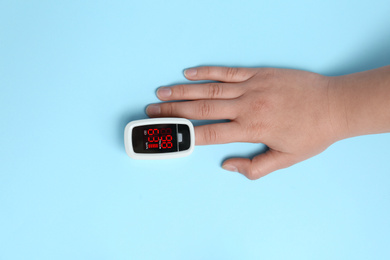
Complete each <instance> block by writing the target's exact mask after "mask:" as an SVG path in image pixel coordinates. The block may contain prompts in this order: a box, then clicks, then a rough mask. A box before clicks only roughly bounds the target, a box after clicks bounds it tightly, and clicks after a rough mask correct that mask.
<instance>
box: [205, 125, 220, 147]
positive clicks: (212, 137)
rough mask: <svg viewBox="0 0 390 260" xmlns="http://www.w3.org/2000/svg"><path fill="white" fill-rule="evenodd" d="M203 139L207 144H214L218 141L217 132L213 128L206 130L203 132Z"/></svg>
mask: <svg viewBox="0 0 390 260" xmlns="http://www.w3.org/2000/svg"><path fill="white" fill-rule="evenodd" d="M203 138H204V141H205V143H207V144H213V143H216V142H217V140H218V132H217V131H216V130H215V129H213V128H207V130H205V131H204V136H203Z"/></svg>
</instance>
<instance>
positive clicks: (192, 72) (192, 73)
mask: <svg viewBox="0 0 390 260" xmlns="http://www.w3.org/2000/svg"><path fill="white" fill-rule="evenodd" d="M197 73H198V70H197V69H195V68H191V69H187V70H185V71H184V75H186V76H188V77H194V76H196V74H197Z"/></svg>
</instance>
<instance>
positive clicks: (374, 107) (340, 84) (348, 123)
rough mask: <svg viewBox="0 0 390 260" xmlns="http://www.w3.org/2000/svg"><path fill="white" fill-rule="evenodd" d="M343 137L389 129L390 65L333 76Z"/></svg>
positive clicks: (384, 131)
mask: <svg viewBox="0 0 390 260" xmlns="http://www.w3.org/2000/svg"><path fill="white" fill-rule="evenodd" d="M331 82H333V86H332V87H333V88H334V89H333V91H332V93H333V94H335V95H336V96H335V97H334V102H331V103H334V105H335V108H334V109H333V111H337V112H336V113H337V115H335V118H337V120H339V123H338V125H339V127H340V129H341V136H342V138H348V137H353V136H358V135H367V134H378V133H386V132H390V66H386V67H382V68H378V69H374V70H369V71H364V72H359V73H354V74H349V75H345V76H339V77H333V78H332V80H331Z"/></svg>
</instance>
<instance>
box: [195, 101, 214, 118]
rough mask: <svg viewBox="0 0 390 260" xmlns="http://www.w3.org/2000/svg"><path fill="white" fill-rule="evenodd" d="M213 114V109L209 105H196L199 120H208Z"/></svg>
mask: <svg viewBox="0 0 390 260" xmlns="http://www.w3.org/2000/svg"><path fill="white" fill-rule="evenodd" d="M212 112H213V107H212V106H211V105H210V103H208V102H205V101H200V102H199V105H198V114H199V116H200V117H201V118H208V117H210V115H211V114H212Z"/></svg>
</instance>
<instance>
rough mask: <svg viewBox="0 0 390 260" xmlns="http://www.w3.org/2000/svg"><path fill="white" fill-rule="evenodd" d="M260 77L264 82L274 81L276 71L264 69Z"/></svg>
mask: <svg viewBox="0 0 390 260" xmlns="http://www.w3.org/2000/svg"><path fill="white" fill-rule="evenodd" d="M260 76H261V77H262V78H263V79H264V80H269V79H272V78H274V77H275V76H276V70H275V69H274V68H264V69H262V70H261V73H260Z"/></svg>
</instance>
